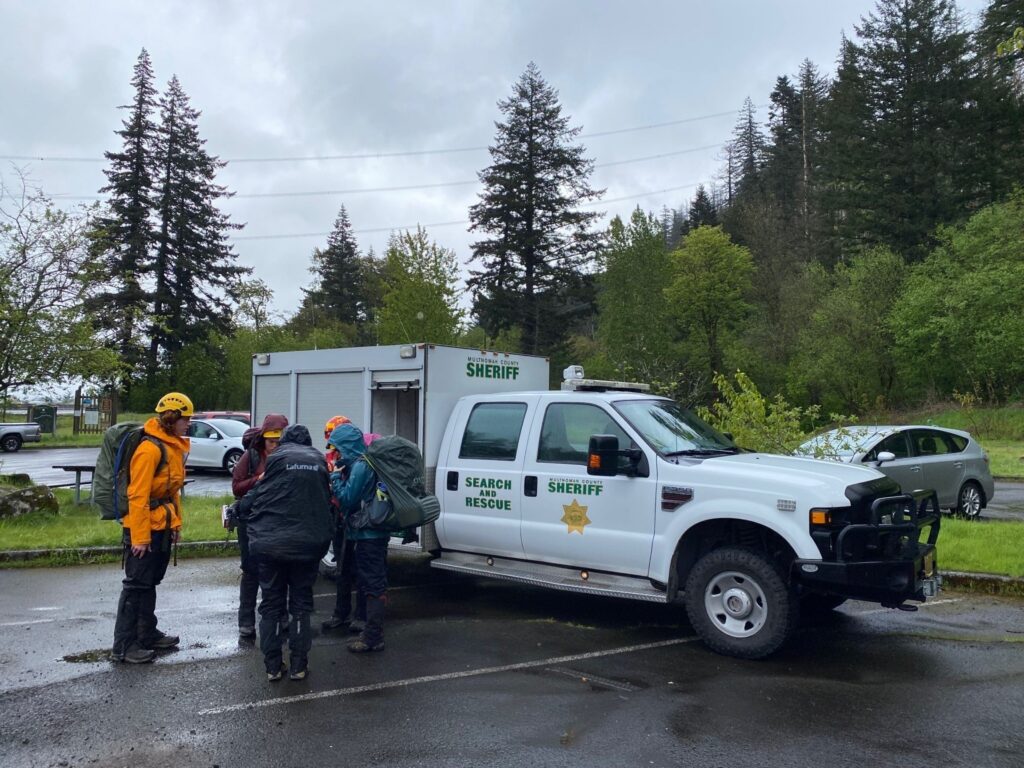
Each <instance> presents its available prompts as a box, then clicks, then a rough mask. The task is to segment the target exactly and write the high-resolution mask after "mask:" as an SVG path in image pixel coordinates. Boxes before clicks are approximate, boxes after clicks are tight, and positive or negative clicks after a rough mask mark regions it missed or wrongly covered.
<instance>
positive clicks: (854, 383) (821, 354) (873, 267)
mask: <svg viewBox="0 0 1024 768" xmlns="http://www.w3.org/2000/svg"><path fill="white" fill-rule="evenodd" d="M905 271H906V268H905V266H904V264H903V260H902V259H901V258H900V257H899V256H896V255H895V254H893V253H892V252H891V251H889V250H886V249H882V248H879V249H876V250H873V251H871V252H869V253H866V254H864V255H863V256H861V257H859V258H856V259H854V260H853V261H852V262H851V263H850V265H849V266H846V265H845V264H842V263H840V264H838V265H836V268H835V271H834V272H833V274H832V275H831V276H830V278H829V281H830V283H831V290H829V291H828V292H827V293H826V294H825V295H824V296H823V298H822V299H821V301H820V303H819V304H818V306H817V309H815V310H814V312H813V313H812V315H811V317H810V318H809V321H808V323H807V325H806V327H805V329H804V331H803V332H802V333H801V334H800V336H799V343H798V348H797V351H796V354H795V356H794V358H793V362H792V363H791V365H790V372H789V382H790V391H791V392H794V393H798V394H799V395H800V396H802V397H806V399H807V400H809V401H810V402H817V403H821V404H822V405H823V406H824V407H826V408H830V409H845V410H854V411H859V410H864V409H866V408H868V407H872V406H877V405H878V404H879V403H884V402H885V401H886V400H887V399H889V398H890V397H891V396H892V394H893V389H894V387H895V385H896V368H895V361H894V360H893V359H892V353H891V350H892V347H893V343H894V340H893V335H892V332H891V330H890V328H889V325H888V318H889V314H890V312H891V311H892V309H893V307H894V306H896V305H897V303H898V302H899V297H900V290H901V287H902V284H903V279H904V274H905Z"/></svg>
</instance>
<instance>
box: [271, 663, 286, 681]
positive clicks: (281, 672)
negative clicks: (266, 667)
mask: <svg viewBox="0 0 1024 768" xmlns="http://www.w3.org/2000/svg"><path fill="white" fill-rule="evenodd" d="M284 672H285V666H284V664H282V665H281V666H280V667H279V668H278V670H277V672H269V671H268V672H267V682H269V683H276V682H277V681H278V680H280V679H281V678H282V677H284Z"/></svg>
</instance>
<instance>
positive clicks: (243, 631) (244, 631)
mask: <svg viewBox="0 0 1024 768" xmlns="http://www.w3.org/2000/svg"><path fill="white" fill-rule="evenodd" d="M238 636H239V637H256V627H254V626H253V625H251V624H240V625H239V626H238Z"/></svg>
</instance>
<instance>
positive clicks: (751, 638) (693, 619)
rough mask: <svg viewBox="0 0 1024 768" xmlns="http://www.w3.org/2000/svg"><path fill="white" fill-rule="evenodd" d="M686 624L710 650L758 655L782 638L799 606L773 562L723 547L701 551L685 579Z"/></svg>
mask: <svg viewBox="0 0 1024 768" xmlns="http://www.w3.org/2000/svg"><path fill="white" fill-rule="evenodd" d="M684 600H685V604H686V613H687V615H688V616H689V617H690V624H692V625H693V628H694V629H695V630H696V631H697V634H698V635H700V638H701V640H703V641H704V643H705V644H706V645H707V646H708V647H709V648H711V650H713V651H716V652H718V653H721V654H724V655H726V656H735V657H737V658H741V659H760V658H763V657H765V656H768V655H769V654H771V653H774V652H775V651H776V650H778V648H779V647H780V646H781V645H782V644H783V643H784V642H786V640H787V639H788V638H789V636H790V634H791V633H792V631H793V629H794V627H796V624H797V621H798V619H799V614H800V610H799V605H798V603H797V600H796V597H795V595H794V594H793V592H792V591H791V590H790V589H789V588H788V587H787V586H786V582H785V580H784V579H783V577H782V575H781V574H780V573H779V570H778V569H777V568H776V567H775V565H774V564H773V563H772V562H771V561H770V560H768V559H767V558H766V557H765V556H764V555H762V554H760V553H758V552H754V551H751V550H749V549H741V548H739V547H723V548H722V549H716V550H713V551H711V552H709V553H708V554H706V555H704V557H702V558H701V559H700V560H698V561H697V563H696V565H694V566H693V570H691V571H690V575H689V576H688V577H687V579H686V594H685V597H684Z"/></svg>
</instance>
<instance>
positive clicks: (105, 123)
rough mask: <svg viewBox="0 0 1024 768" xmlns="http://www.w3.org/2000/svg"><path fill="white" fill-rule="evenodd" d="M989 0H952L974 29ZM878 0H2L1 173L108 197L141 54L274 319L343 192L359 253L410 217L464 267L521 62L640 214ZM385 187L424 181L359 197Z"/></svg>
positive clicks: (610, 201)
mask: <svg viewBox="0 0 1024 768" xmlns="http://www.w3.org/2000/svg"><path fill="white" fill-rule="evenodd" d="M984 5H985V3H984V1H983V0H961V2H960V8H961V10H962V11H963V12H964V14H965V18H966V20H967V21H969V22H970V23H971V25H972V26H973V24H974V15H975V14H977V13H978V12H979V11H980V10H981V9H982V8H983V7H984ZM873 7H874V2H873V1H872V0H827V1H826V0H789V1H788V2H786V1H783V0H745V1H744V0H704V1H703V2H691V1H690V0H676V1H675V2H671V1H668V0H666V1H665V2H658V1H656V0H630V2H611V1H606V2H597V1H594V2H584V1H583V0H519V1H517V2H511V1H496V0H486V1H485V0H479V1H478V2H473V1H471V0H465V1H464V2H460V1H459V0H445V1H432V2H423V1H413V2H388V1H387V0H378V1H377V2H369V0H365V1H364V2H347V1H345V2H343V1H340V0H320V1H314V0H308V1H307V2H296V1H292V2H271V1H270V0H242V1H238V2H236V1H227V0H218V1H217V2H212V1H211V2H177V3H171V2H160V1H159V0H149V2H135V3H129V2H103V1H100V0H92V1H91V2H88V3H86V2H72V1H71V0H65V1H63V2H56V1H54V0H32V1H31V2H29V1H28V0H0V50H3V51H4V60H5V63H6V77H5V78H4V79H3V85H2V86H0V104H2V106H0V156H3V157H4V158H5V159H3V160H0V163H2V165H0V172H2V173H3V174H4V175H5V176H7V177H8V178H9V177H10V172H11V163H12V162H13V163H15V164H16V165H17V166H19V167H27V168H28V170H29V174H30V176H31V177H32V179H34V180H35V181H36V182H37V183H38V184H39V185H40V186H42V188H43V189H44V191H45V192H46V193H47V194H49V195H51V196H53V197H55V198H60V200H61V204H62V205H66V206H71V205H74V204H76V203H77V202H79V201H80V200H84V199H86V198H92V199H95V198H96V197H98V195H97V190H98V189H99V188H100V187H101V186H102V184H103V183H104V180H105V177H104V176H103V173H102V171H103V168H104V162H103V152H104V150H114V149H119V148H120V144H119V141H118V137H116V136H115V135H114V133H113V132H114V131H115V130H116V129H118V128H119V127H120V123H121V120H122V119H123V116H124V114H125V113H124V111H123V110H118V109H117V107H118V105H121V104H126V103H128V102H129V101H130V99H131V97H132V89H131V85H130V79H131V74H132V66H133V65H134V64H135V61H136V58H137V57H138V54H139V50H140V49H141V48H143V47H145V48H146V49H147V50H148V51H149V53H150V56H151V58H152V62H153V68H154V72H155V75H156V85H157V88H158V90H160V91H162V90H163V89H164V87H165V85H166V83H167V81H168V80H169V79H170V78H171V76H172V75H175V74H176V75H177V76H178V78H179V79H180V80H181V83H182V85H183V87H184V89H185V91H186V93H188V95H189V96H190V97H191V100H192V103H193V106H195V107H196V108H198V109H200V110H201V111H202V113H203V114H202V117H201V118H200V132H201V135H202V136H203V137H204V138H205V139H206V140H207V148H208V150H209V151H210V152H211V153H212V154H215V155H219V156H220V157H221V158H222V159H225V160H228V161H231V162H229V165H228V166H227V167H226V168H224V169H223V170H222V171H221V174H220V176H219V181H220V182H221V183H223V184H225V185H227V186H228V188H229V189H231V190H233V191H234V192H235V193H237V195H236V197H235V198H234V199H232V200H230V201H227V202H225V203H224V208H225V210H226V211H227V212H228V213H229V214H230V215H231V217H232V220H233V221H234V222H237V223H242V224H245V228H244V229H243V230H241V231H240V232H239V233H237V235H236V236H235V238H234V248H235V252H236V253H237V254H238V256H239V261H240V262H241V263H242V264H244V265H247V266H251V267H253V268H254V270H255V272H254V276H255V277H259V278H261V279H263V280H264V281H265V282H267V283H268V284H269V285H270V286H271V288H272V289H273V290H274V292H275V303H274V304H275V309H276V311H278V312H281V313H291V312H293V311H294V310H295V308H296V307H297V303H298V301H299V299H300V296H301V294H300V290H299V289H300V287H301V286H304V285H308V283H309V279H310V276H309V273H308V271H307V268H308V266H309V263H310V253H311V251H312V249H313V248H314V247H316V246H322V245H323V244H324V240H325V238H326V234H327V233H328V232H329V231H330V229H331V227H332V225H333V222H334V218H335V216H336V214H337V211H338V208H339V206H340V205H341V204H344V205H345V206H346V208H347V209H348V212H349V216H350V219H351V221H352V225H353V228H354V230H355V231H356V237H357V239H358V242H359V246H360V249H361V250H363V251H366V250H367V249H368V248H370V247H372V248H373V249H374V250H375V251H376V252H377V253H378V254H380V253H382V252H383V250H384V248H385V246H386V243H387V238H388V232H389V231H390V230H393V229H402V228H408V227H414V226H415V225H416V224H422V225H425V226H426V227H427V230H428V233H429V235H430V236H431V237H432V238H433V239H435V240H436V241H438V242H439V243H440V244H442V245H444V246H446V247H448V248H451V249H453V250H454V251H455V252H456V254H457V255H458V257H459V260H460V261H461V262H463V263H465V262H466V260H467V259H468V258H469V256H470V244H471V243H472V242H473V240H474V239H475V237H474V235H472V234H470V233H468V232H467V225H466V223H465V221H466V219H467V218H468V207H469V206H470V205H471V204H473V203H474V202H476V199H477V194H478V192H479V190H480V187H479V184H478V183H477V182H476V174H477V172H478V171H479V170H480V169H482V168H484V167H486V165H487V164H488V162H489V157H490V156H489V154H488V153H487V151H486V149H485V148H486V146H487V145H488V144H490V143H491V142H492V139H493V136H494V122H495V120H497V119H499V117H500V114H499V111H498V108H497V104H496V103H497V101H498V100H499V99H504V98H507V97H508V96H509V94H510V93H511V88H512V84H513V83H514V82H515V80H516V79H517V78H518V77H519V76H520V75H521V74H522V72H523V70H524V69H525V67H526V65H527V63H528V62H530V61H534V62H536V64H537V65H538V66H539V68H540V71H541V73H542V75H543V76H544V78H545V79H546V80H547V81H548V82H549V83H550V84H551V85H552V86H554V87H555V88H556V89H557V90H558V92H559V94H560V100H561V104H562V107H563V114H567V115H569V116H570V117H571V123H572V125H574V126H580V127H581V128H582V133H583V137H584V138H582V142H583V143H584V145H585V146H586V148H587V150H588V153H589V156H590V157H592V158H593V159H594V161H595V162H596V164H597V169H596V170H595V172H594V175H593V177H592V185H593V186H594V187H596V188H602V187H603V188H606V189H607V192H606V194H605V202H603V203H602V204H600V205H599V206H596V208H597V210H601V211H604V212H606V214H607V215H606V218H605V219H604V220H603V223H602V226H605V225H606V224H607V221H608V220H610V218H611V216H613V215H615V214H619V215H622V216H628V215H629V213H630V211H631V210H632V209H633V208H634V207H636V206H637V205H639V206H641V207H642V208H643V209H645V210H650V211H658V210H660V209H661V207H662V206H669V207H676V208H678V207H681V206H684V205H685V204H687V202H688V200H689V198H690V197H691V196H692V194H693V190H694V188H695V187H696V185H697V184H698V183H705V184H708V183H710V182H712V181H713V180H714V177H715V176H716V175H717V173H718V170H719V168H720V166H721V157H722V153H721V145H722V144H723V143H724V142H725V141H726V140H727V139H728V138H729V135H730V132H731V130H732V127H733V125H734V124H735V121H736V113H737V110H738V109H739V108H740V107H741V105H742V103H743V100H744V99H745V98H746V97H748V96H749V97H750V98H751V99H752V100H753V101H754V103H755V104H758V105H765V104H766V103H767V101H768V95H769V93H770V92H771V89H772V87H773V85H774V83H775V79H776V77H777V76H779V75H783V74H788V75H790V76H793V75H795V73H796V72H797V69H798V68H799V66H800V63H801V61H802V60H803V59H805V58H808V59H810V60H811V61H813V62H814V63H815V64H816V65H817V66H818V67H819V69H820V70H821V71H822V72H823V73H824V74H828V75H831V74H832V72H833V71H834V68H835V59H836V55H837V52H838V50H839V43H840V39H841V36H842V34H843V32H844V31H845V32H846V34H847V35H848V36H853V35H854V26H855V25H858V24H859V23H860V19H861V17H862V16H864V15H866V14H867V13H868V12H870V10H871V9H872V8H873ZM759 114H760V117H761V118H762V121H763V120H766V119H767V109H766V108H764V107H763V106H762V108H761V109H760V112H759ZM666 124H667V125H666ZM452 150H464V151H452ZM417 153H418V154H417ZM353 155H355V156H363V157H354V158H353V157H352V156H353ZM374 155H379V156H374ZM389 155H390V156H389ZM331 156H335V157H333V158H332V157H331ZM337 156H348V157H345V158H338V157H337ZM652 156H661V157H655V158H653V159H644V158H651V157H652ZM29 157H31V158H33V159H17V158H29ZM11 158H16V159H13V160H12V159H11ZM40 158H46V159H40ZM296 158H319V159H296ZM459 182H469V183H462V184H460V183H459ZM427 185H446V186H434V187H433V188H431V187H429V186H427ZM395 187H406V188H408V187H419V188H416V189H402V190H395V189H390V190H389V191H359V190H380V189H381V188H395ZM325 192H326V193H330V194H313V195H299V194H296V193H325Z"/></svg>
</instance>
